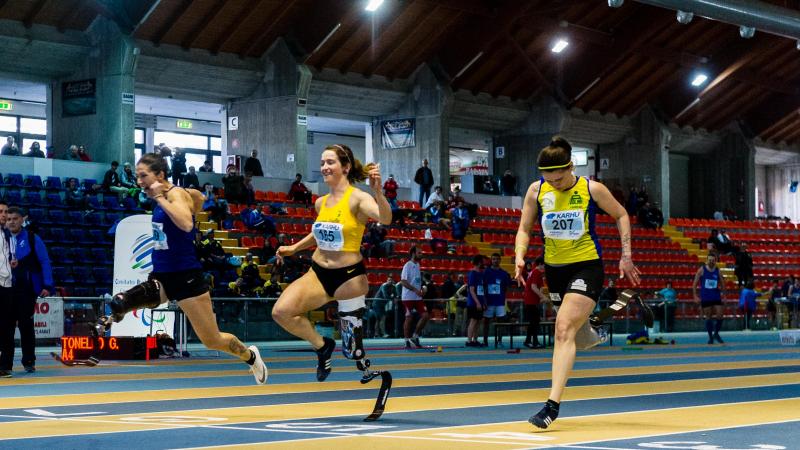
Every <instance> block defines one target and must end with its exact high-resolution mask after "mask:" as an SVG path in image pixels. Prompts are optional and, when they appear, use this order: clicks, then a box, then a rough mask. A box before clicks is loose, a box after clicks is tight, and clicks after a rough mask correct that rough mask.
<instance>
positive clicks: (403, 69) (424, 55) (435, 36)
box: [387, 11, 466, 79]
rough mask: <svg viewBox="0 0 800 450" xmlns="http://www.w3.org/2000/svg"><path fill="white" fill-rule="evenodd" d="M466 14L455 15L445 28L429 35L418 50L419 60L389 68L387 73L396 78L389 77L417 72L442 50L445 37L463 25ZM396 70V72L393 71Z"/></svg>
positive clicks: (442, 27)
mask: <svg viewBox="0 0 800 450" xmlns="http://www.w3.org/2000/svg"><path fill="white" fill-rule="evenodd" d="M465 15H466V13H463V12H461V11H459V12H457V13H455V14H453V15H451V16H450V20H448V21H447V23H445V24H444V25H443V26H440V27H438V28H435V29H434V30H433V31H432V32H431V33H429V34H428V35H427V36H425V38H424V39H423V40H422V43H423V44H422V46H421V47H420V48H419V49H418V51H417V55H419V56H418V57H417V59H414V58H406V60H405V61H404V62H401V63H400V65H399V67H397V66H395V67H391V66H390V67H389V69H387V73H389V74H396V75H394V76H389V78H390V79H394V78H395V77H402V76H403V75H405V74H407V73H409V72H411V71H413V70H415V69H416V68H417V67H418V66H419V65H420V64H422V63H426V62H428V60H430V59H431V58H432V57H433V55H434V54H435V53H436V52H438V51H439V50H440V49H441V46H442V44H441V41H442V40H443V38H444V37H445V36H447V35H448V34H449V33H450V32H451V31H452V30H453V28H454V27H455V26H456V25H458V24H459V23H461V21H462V19H463V18H464V16H465ZM392 69H395V70H392Z"/></svg>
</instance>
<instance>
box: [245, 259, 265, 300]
mask: <svg viewBox="0 0 800 450" xmlns="http://www.w3.org/2000/svg"><path fill="white" fill-rule="evenodd" d="M241 269H242V280H243V281H244V288H245V290H246V291H247V292H248V295H250V296H253V295H258V294H260V292H259V291H260V288H261V286H263V285H264V279H263V278H261V271H260V269H259V268H258V264H256V262H255V261H253V255H252V254H251V253H248V254H247V255H245V257H244V261H242V266H241Z"/></svg>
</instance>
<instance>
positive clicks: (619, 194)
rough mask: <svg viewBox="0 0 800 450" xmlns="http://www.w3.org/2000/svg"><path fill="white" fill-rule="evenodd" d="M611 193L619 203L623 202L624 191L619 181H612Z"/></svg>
mask: <svg viewBox="0 0 800 450" xmlns="http://www.w3.org/2000/svg"><path fill="white" fill-rule="evenodd" d="M611 195H613V196H614V199H615V200H616V201H617V202H618V203H619V204H620V205H624V204H625V191H624V190H623V189H622V186H620V185H619V183H614V187H612V188H611Z"/></svg>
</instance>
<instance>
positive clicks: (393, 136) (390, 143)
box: [381, 119, 416, 150]
mask: <svg viewBox="0 0 800 450" xmlns="http://www.w3.org/2000/svg"><path fill="white" fill-rule="evenodd" d="M415 129H416V121H415V120H414V119H398V120H384V121H383V122H381V146H382V147H383V149H384V150H389V149H395V148H406V147H413V146H414V145H416V139H415Z"/></svg>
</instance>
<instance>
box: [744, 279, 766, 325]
mask: <svg viewBox="0 0 800 450" xmlns="http://www.w3.org/2000/svg"><path fill="white" fill-rule="evenodd" d="M762 295H764V293H763V292H757V291H756V290H755V283H754V282H753V280H747V283H746V284H745V285H744V289H742V292H741V293H740V294H739V310H740V311H742V314H743V315H744V317H743V318H744V324H743V326H742V329H743V330H750V327H751V325H752V319H753V312H755V310H756V308H757V307H758V305H757V304H756V298H758V297H760V296H762Z"/></svg>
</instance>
